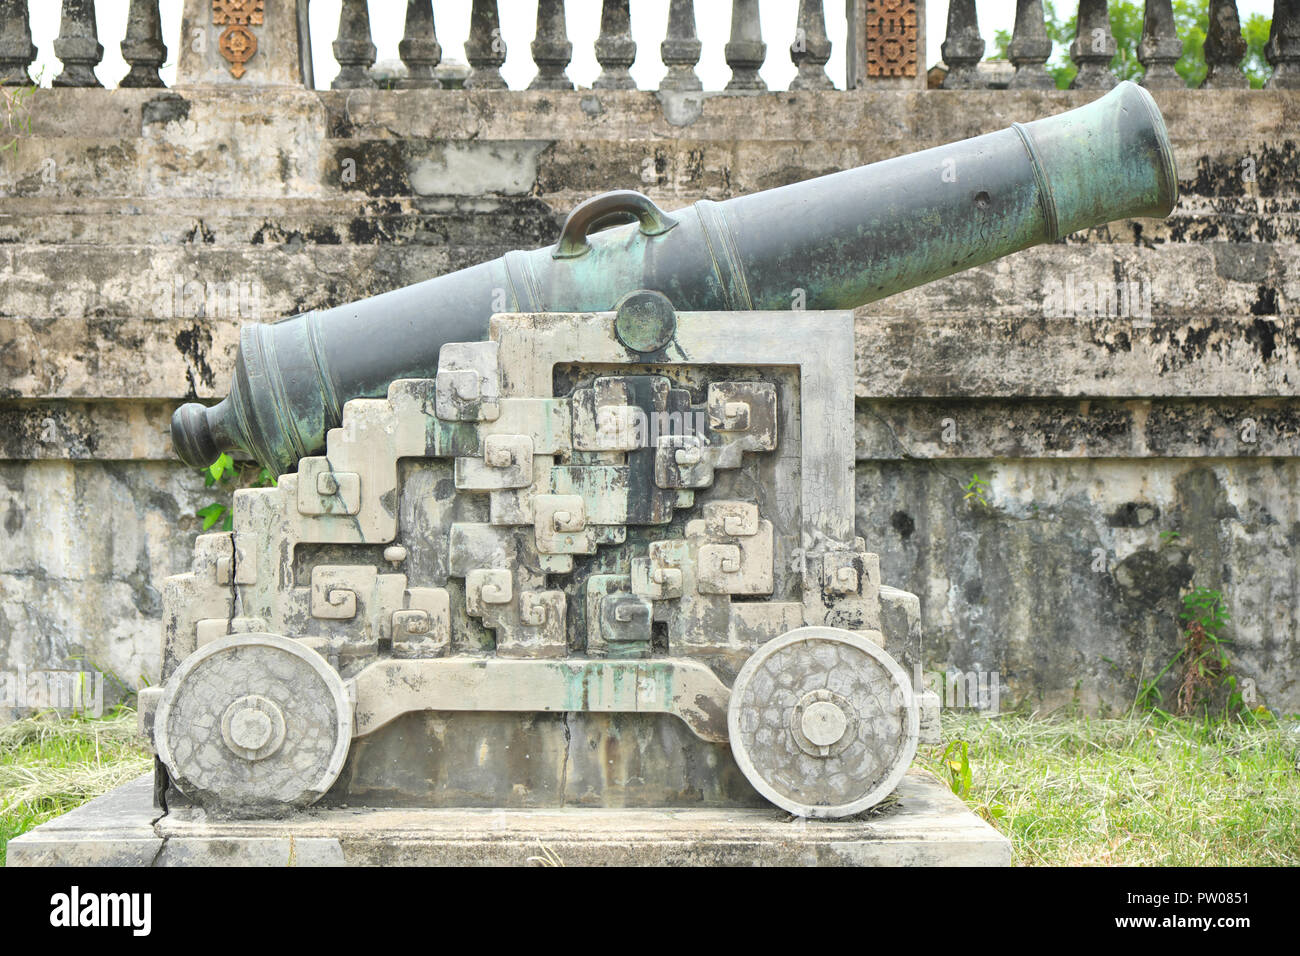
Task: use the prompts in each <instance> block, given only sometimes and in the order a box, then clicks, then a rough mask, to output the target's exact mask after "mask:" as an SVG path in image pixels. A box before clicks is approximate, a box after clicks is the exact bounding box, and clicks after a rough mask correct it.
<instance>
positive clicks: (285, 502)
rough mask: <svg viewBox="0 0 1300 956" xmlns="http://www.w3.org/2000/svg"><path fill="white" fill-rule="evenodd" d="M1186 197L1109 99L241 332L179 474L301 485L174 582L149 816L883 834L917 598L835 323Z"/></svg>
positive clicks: (581, 228) (1123, 96)
mask: <svg viewBox="0 0 1300 956" xmlns="http://www.w3.org/2000/svg"><path fill="white" fill-rule="evenodd" d="M1175 195H1176V175H1175V171H1174V166H1173V161H1172V158H1171V153H1170V149H1169V144H1168V141H1167V137H1166V134H1165V131H1164V127H1163V124H1162V121H1161V119H1160V116H1159V113H1158V111H1157V110H1156V107H1155V105H1154V103H1153V101H1152V100H1151V98H1150V96H1149V94H1147V93H1146V92H1145V91H1144V90H1141V89H1139V88H1138V87H1136V86H1133V85H1132V84H1129V83H1124V84H1121V85H1120V86H1119V87H1118V88H1117V89H1116V90H1115V91H1114V92H1112V93H1110V94H1108V95H1106V96H1105V97H1102V98H1101V99H1099V100H1097V101H1096V102H1094V103H1092V104H1090V105H1089V106H1085V107H1083V108H1081V109H1077V110H1074V111H1071V112H1068V113H1065V114H1062V115H1061V116H1057V117H1054V118H1051V119H1046V120H1040V121H1038V122H1034V123H1029V124H1026V125H1023V126H1021V125H1016V126H1013V127H1012V129H1011V130H1009V131H1005V132H1001V133H994V134H990V135H988V136H983V137H979V138H977V139H973V140H969V141H966V142H964V143H959V144H956V145H954V146H947V147H941V148H938V149H933V150H928V151H926V152H923V153H919V154H916V155H913V156H909V157H903V158H900V159H895V160H890V161H888V162H884V163H879V164H876V165H874V166H868V167H864V168H861V169H857V170H853V171H849V172H845V173H838V174H835V175H832V176H827V177H823V178H821V179H816V180H812V181H810V182H806V183H800V184H797V185H793V186H787V187H784V188H782V189H777V190H773V191H770V192H767V193H761V194H759V195H756V196H750V197H741V198H737V199H733V200H729V201H727V202H722V203H707V202H701V203H696V204H695V205H694V206H693V207H691V208H690V209H688V210H684V211H677V212H674V213H671V214H669V213H665V212H663V211H661V210H659V209H658V208H657V207H656V206H655V205H654V204H653V203H652V202H651V201H650V200H649V199H647V198H646V197H643V196H639V195H637V194H634V193H622V192H620V193H612V194H607V195H605V196H601V197H597V198H596V199H593V200H591V201H589V202H587V203H584V204H582V205H580V206H579V207H577V208H576V209H575V210H574V211H573V213H572V214H570V216H569V218H568V220H567V221H566V223H565V225H564V228H563V230H562V233H561V236H560V239H559V241H558V242H557V243H556V245H555V246H554V247H551V248H549V249H542V250H537V251H534V252H531V253H522V252H517V253H510V254H508V255H506V256H505V257H503V258H502V259H498V260H496V261H494V262H490V263H486V264H484V265H480V266H476V267H473V268H471V269H467V270H464V271H462V272H458V273H455V274H452V275H449V276H445V277H442V278H438V279H432V280H429V281H428V282H425V283H423V284H421V285H417V286H413V287H411V288H407V289H403V290H399V291H397V292H392V293H388V294H386V295H381V296H378V297H376V298H373V299H369V300H366V301H364V302H359V303H355V304H352V305H347V306H341V307H339V308H336V309H330V310H326V311H322V312H314V313H308V314H306V315H301V316H295V317H293V318H290V319H287V320H285V321H283V322H279V323H276V324H274V325H269V326H250V327H246V328H245V329H244V330H243V337H242V339H241V347H240V356H239V361H238V363H237V370H236V376H235V382H234V385H233V387H232V390H231V394H230V396H229V397H228V398H226V399H225V400H224V401H223V402H221V403H220V404H219V405H217V406H216V407H214V408H211V409H205V408H203V407H202V406H197V405H189V406H185V407H183V408H182V409H180V410H179V411H178V413H177V417H176V419H175V421H174V426H173V427H174V430H175V436H176V445H177V450H178V451H179V452H180V453H181V455H182V456H183V457H184V458H186V460H187V461H190V462H191V463H196V462H203V461H206V460H208V459H209V458H211V457H213V456H214V455H215V454H216V453H217V452H218V451H219V450H220V449H222V448H227V447H241V448H244V449H245V450H247V451H248V452H250V453H251V454H253V455H254V456H255V457H256V458H258V459H259V460H260V461H262V462H263V463H264V464H265V465H266V466H268V467H272V468H275V469H276V470H277V471H278V472H279V473H281V475H282V477H281V478H280V480H279V483H278V485H277V486H275V487H273V488H255V489H244V490H241V491H238V492H236V494H235V501H234V509H233V510H234V530H233V532H231V533H222V534H204V535H200V536H199V537H198V539H197V540H196V543H195V549H194V560H193V564H192V567H191V570H190V571H189V572H187V573H184V574H179V575H174V576H172V577H170V578H168V579H167V581H166V582H165V584H164V587H163V605H164V639H163V649H162V650H163V654H162V657H163V667H162V677H163V682H162V684H161V685H160V686H158V687H155V688H148V689H146V690H144V691H142V692H141V693H140V719H141V730H142V733H143V735H144V736H145V738H146V739H147V740H148V742H149V743H150V744H151V746H152V747H153V748H154V751H155V753H156V755H157V758H158V761H157V768H158V771H157V772H158V781H159V785H160V790H161V792H164V793H174V794H176V796H177V798H178V799H179V798H182V797H183V798H184V799H186V800H189V801H191V802H194V803H198V804H201V805H202V806H203V807H204V808H205V809H206V810H208V811H209V812H213V813H217V814H223V813H224V814H233V815H244V816H247V815H265V814H280V813H288V812H292V811H293V810H294V809H295V808H301V807H305V806H308V805H311V804H314V803H322V804H323V805H332V804H333V805H337V804H345V805H347V806H350V807H356V806H367V805H372V806H376V805H377V806H392V805H414V806H496V807H503V806H572V805H578V806H600V807H623V806H676V807H683V806H685V807H696V806H705V807H757V806H767V805H769V804H775V805H776V806H778V807H780V808H782V809H784V810H786V811H789V812H790V813H793V814H796V815H798V816H801V817H813V818H840V817H846V816H852V815H854V814H858V813H861V812H863V811H866V810H869V809H871V808H872V807H875V806H876V805H878V804H879V803H880V802H881V801H882V800H884V799H885V798H886V797H887V796H888V795H889V794H890V793H891V792H892V791H893V790H894V789H895V787H896V786H897V785H898V783H899V781H900V780H901V779H902V777H903V775H904V774H905V773H906V771H907V769H908V767H909V765H910V763H911V761H912V758H913V756H914V754H915V751H916V748H917V746H918V742H919V741H920V740H922V739H934V734H935V732H936V726H935V724H936V720H937V699H936V698H935V697H934V695H933V694H928V695H927V694H925V693H922V692H918V688H916V687H915V685H914V682H913V680H912V679H911V678H910V677H909V674H908V668H911V669H913V671H914V672H915V671H918V670H919V667H920V663H921V648H920V616H919V605H918V603H917V600H916V598H915V597H914V596H912V595H909V594H906V593H905V592H901V591H898V590H895V589H892V588H889V587H887V586H886V585H884V583H883V582H882V581H881V578H880V561H879V557H878V555H877V554H875V553H873V552H872V551H871V550H870V549H869V545H868V542H866V541H865V540H864V539H863V538H861V537H859V536H858V535H857V534H856V532H855V518H854V516H855V489H854V480H853V474H854V441H853V411H854V368H853V363H854V348H853V322H854V318H853V312H852V310H851V307H852V306H855V305H858V304H861V303H864V302H868V301H870V300H872V299H874V298H879V297H880V296H884V295H888V294H890V293H892V292H896V291H899V290H901V289H905V288H908V287H910V286H913V285H916V284H917V283H920V282H924V281H927V280H929V279H932V278H936V277H938V276H942V275H946V274H949V273H952V272H955V271H957V270H959V269H962V268H966V267H968V266H971V265H974V264H976V263H980V262H985V261H988V260H989V259H992V258H994V257H996V256H999V255H1003V254H1006V253H1009V252H1012V251H1015V250H1017V249H1022V248H1025V247H1026V246H1029V245H1032V244H1034V243H1038V242H1044V241H1051V240H1054V239H1057V238H1059V237H1060V236H1062V235H1065V234H1066V233H1069V232H1072V231H1075V230H1077V229H1080V228H1083V227H1085V226H1090V225H1093V224H1097V223H1101V222H1105V221H1108V220H1110V219H1112V218H1117V217H1129V216H1159V215H1164V214H1166V213H1167V212H1168V211H1169V210H1170V209H1171V207H1172V205H1173V203H1174V201H1175ZM625 215H632V216H635V222H634V223H628V224H626V225H623V226H615V227H612V228H602V227H607V226H608V223H609V221H610V218H611V217H613V216H625ZM795 288H800V289H803V290H804V292H805V295H806V298H807V306H808V307H807V309H804V310H798V311H795V310H791V309H790V308H789V305H790V295H791V291H792V290H793V289H795ZM809 341H816V342H817V343H818V345H819V347H818V348H816V349H808V348H807V347H806V346H807V342H809Z"/></svg>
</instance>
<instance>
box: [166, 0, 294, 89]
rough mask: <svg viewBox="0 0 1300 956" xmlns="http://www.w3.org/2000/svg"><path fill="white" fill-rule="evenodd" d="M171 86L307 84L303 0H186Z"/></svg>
mask: <svg viewBox="0 0 1300 956" xmlns="http://www.w3.org/2000/svg"><path fill="white" fill-rule="evenodd" d="M179 57H180V59H179V61H178V64H177V70H176V86H177V87H187V86H215V85H222V86H225V85H235V86H257V87H265V86H308V87H310V86H312V85H313V82H312V67H311V36H310V34H309V33H308V31H307V4H306V0H216V2H214V0H185V10H184V13H183V15H182V19H181V45H180V50H179Z"/></svg>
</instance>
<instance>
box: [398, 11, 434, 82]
mask: <svg viewBox="0 0 1300 956" xmlns="http://www.w3.org/2000/svg"><path fill="white" fill-rule="evenodd" d="M403 34H404V35H403V37H402V42H401V43H399V44H397V55H398V56H399V57H401V60H402V62H403V63H404V64H406V76H404V77H403V78H402V79H400V80H398V82H397V88H398V89H399V90H420V89H424V90H436V89H440V88H441V87H442V84H441V83H440V82H438V79H437V77H435V76H434V75H433V69H434V67H436V66H437V65H438V64H439V63H440V62H441V61H442V47H441V46H440V45H439V44H438V34H437V31H436V30H435V29H434V26H433V3H432V0H406V27H405V29H404V30H403Z"/></svg>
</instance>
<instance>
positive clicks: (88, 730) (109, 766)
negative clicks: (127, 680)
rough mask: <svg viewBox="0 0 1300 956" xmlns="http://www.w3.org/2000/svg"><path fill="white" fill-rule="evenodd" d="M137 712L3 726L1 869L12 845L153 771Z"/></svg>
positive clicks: (42, 718) (39, 719)
mask: <svg viewBox="0 0 1300 956" xmlns="http://www.w3.org/2000/svg"><path fill="white" fill-rule="evenodd" d="M135 725H136V718H135V711H134V710H129V709H126V708H123V709H121V710H118V711H116V712H114V713H113V714H112V715H110V716H106V717H103V718H99V719H92V718H87V717H66V716H64V717H61V716H59V715H58V714H54V713H46V714H41V715H39V716H37V717H30V718H27V719H25V720H19V721H15V722H14V723H11V724H7V725H5V726H0V866H3V865H4V859H5V847H6V845H7V844H8V842H9V840H11V839H12V838H14V837H16V836H18V835H19V834H21V833H26V832H27V831H28V830H30V829H31V828H32V827H35V826H38V825H39V824H42V823H44V822H45V821H46V820H49V819H50V818H51V817H56V816H58V815H59V814H61V813H66V812H67V811H69V810H71V809H73V808H74V807H76V806H79V805H80V804H82V803H85V802H86V801H87V800H89V799H91V798H92V797H97V796H99V795H100V794H102V793H107V792H108V791H109V790H112V789H113V788H114V787H116V786H118V785H120V784H123V783H126V782H127V781H128V780H132V779H134V778H136V777H138V776H139V775H140V774H142V773H144V772H146V771H147V770H149V769H150V768H151V767H152V766H153V758H152V757H151V756H150V755H149V753H148V752H147V751H146V750H145V749H144V747H143V746H141V743H140V740H139V738H138V737H136V735H135Z"/></svg>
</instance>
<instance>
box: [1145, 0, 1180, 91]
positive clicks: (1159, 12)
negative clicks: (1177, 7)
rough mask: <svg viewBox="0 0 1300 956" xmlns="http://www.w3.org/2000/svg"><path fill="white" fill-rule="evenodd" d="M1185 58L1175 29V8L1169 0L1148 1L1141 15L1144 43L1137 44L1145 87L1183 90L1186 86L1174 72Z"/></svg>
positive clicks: (1176, 72)
mask: <svg viewBox="0 0 1300 956" xmlns="http://www.w3.org/2000/svg"><path fill="white" fill-rule="evenodd" d="M1182 55H1183V43H1182V41H1181V40H1179V39H1178V29H1177V27H1175V26H1174V8H1173V4H1171V3H1170V0H1146V9H1145V10H1144V11H1143V13H1142V39H1140V40H1139V41H1138V61H1139V62H1140V63H1141V64H1142V65H1143V66H1145V67H1146V68H1147V72H1146V75H1145V76H1143V77H1142V85H1143V86H1145V87H1148V88H1149V89H1153V90H1180V89H1183V88H1184V87H1186V86H1187V84H1186V83H1185V82H1184V81H1183V78H1182V77H1181V76H1179V75H1178V71H1177V70H1175V69H1174V64H1175V63H1177V62H1178V58H1179V57H1180V56H1182Z"/></svg>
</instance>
